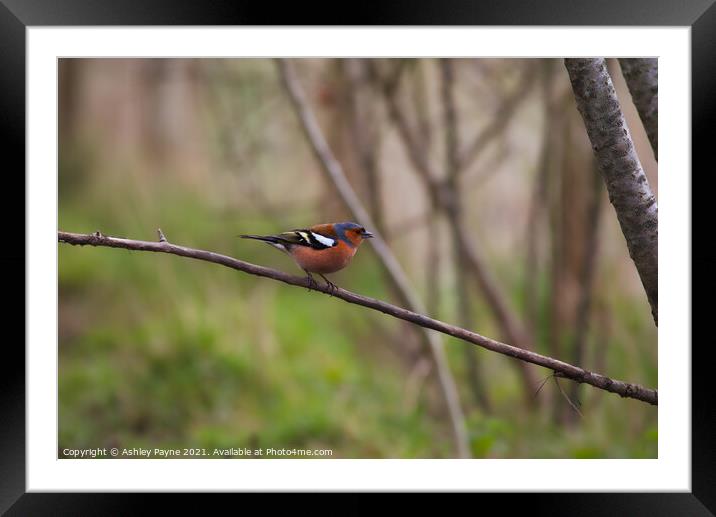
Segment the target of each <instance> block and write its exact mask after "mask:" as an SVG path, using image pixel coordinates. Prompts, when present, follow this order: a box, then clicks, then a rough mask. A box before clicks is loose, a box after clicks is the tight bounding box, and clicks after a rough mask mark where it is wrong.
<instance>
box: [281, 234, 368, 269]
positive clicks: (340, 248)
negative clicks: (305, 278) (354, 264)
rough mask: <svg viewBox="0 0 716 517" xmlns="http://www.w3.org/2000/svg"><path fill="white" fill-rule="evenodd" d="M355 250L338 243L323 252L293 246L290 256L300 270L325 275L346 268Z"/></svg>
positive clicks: (306, 247)
mask: <svg viewBox="0 0 716 517" xmlns="http://www.w3.org/2000/svg"><path fill="white" fill-rule="evenodd" d="M356 249H357V248H351V247H350V246H348V245H347V244H346V243H345V242H343V241H339V242H338V245H337V246H335V247H333V248H326V249H324V250H314V249H313V248H309V247H308V246H294V247H293V248H292V249H291V256H292V257H293V259H294V260H295V261H296V263H297V264H298V265H299V267H301V268H302V269H305V270H306V271H309V272H311V273H321V274H324V275H325V274H328V273H335V272H336V271H340V270H341V269H343V268H344V267H346V266H347V265H348V264H349V263H350V261H351V259H352V258H353V255H355V253H356Z"/></svg>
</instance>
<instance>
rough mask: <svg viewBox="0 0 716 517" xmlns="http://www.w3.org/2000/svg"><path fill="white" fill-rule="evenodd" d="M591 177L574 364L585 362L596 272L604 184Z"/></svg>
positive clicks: (575, 390)
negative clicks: (591, 185)
mask: <svg viewBox="0 0 716 517" xmlns="http://www.w3.org/2000/svg"><path fill="white" fill-rule="evenodd" d="M595 166H596V164H595ZM595 172H596V171H595ZM593 180H594V181H593V188H592V189H591V197H592V198H591V200H590V205H589V211H588V214H587V218H586V221H585V228H584V232H585V234H586V238H585V241H584V252H583V255H582V265H581V271H580V277H579V285H580V286H581V292H580V293H579V301H578V302H577V316H576V320H575V324H574V327H575V328H574V338H573V340H572V351H573V354H574V355H573V358H574V362H575V363H577V364H582V363H583V362H584V349H585V348H586V341H587V330H588V327H589V315H590V313H591V309H592V298H593V291H594V275H595V272H596V262H597V254H598V253H599V215H600V213H601V207H602V188H604V186H603V183H602V180H601V178H600V177H599V174H594V178H593ZM571 398H574V399H575V400H577V399H578V398H579V385H578V384H575V385H573V386H572V390H571Z"/></svg>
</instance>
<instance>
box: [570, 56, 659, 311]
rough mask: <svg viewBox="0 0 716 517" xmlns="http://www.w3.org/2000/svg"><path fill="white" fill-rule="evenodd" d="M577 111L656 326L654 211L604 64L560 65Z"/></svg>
mask: <svg viewBox="0 0 716 517" xmlns="http://www.w3.org/2000/svg"><path fill="white" fill-rule="evenodd" d="M565 66H566V68H567V71H568V72H569V78H570V80H571V82H572V89H573V91H574V96H575V98H576V100H577V107H578V108H579V112H580V114H581V115H582V118H583V119H584V124H585V126H586V128H587V134H588V135H589V140H590V141H591V143H592V148H593V150H594V154H595V156H596V159H597V163H598V165H599V170H600V171H601V173H602V177H603V178H604V181H605V183H606V186H607V190H608V192H609V200H610V201H611V203H612V205H613V206H614V209H615V210H616V213H617V218H618V219H619V224H620V226H621V229H622V233H624V237H625V238H626V241H627V246H628V248H629V254H630V255H631V258H632V260H633V261H634V264H635V266H636V269H637V271H638V272H639V277H640V278H641V283H642V284H643V286H644V290H645V291H646V295H647V298H648V299H649V304H650V305H651V313H652V316H653V317H654V323H657V324H658V292H659V291H658V289H659V288H658V243H659V239H658V237H659V226H658V208H657V204H656V198H654V194H652V192H651V188H650V187H649V181H648V180H647V178H646V175H645V174H644V170H643V169H642V167H641V163H640V162H639V157H638V156H637V154H636V150H635V149H634V143H633V142H632V139H631V135H630V133H629V130H628V128H627V125H626V121H625V120H624V115H623V114H622V111H621V108H620V106H619V101H618V100H617V96H616V92H615V91H614V86H613V85H612V80H611V78H610V77H609V73H608V72H607V66H606V63H605V61H604V59H565Z"/></svg>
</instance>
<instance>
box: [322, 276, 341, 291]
mask: <svg viewBox="0 0 716 517" xmlns="http://www.w3.org/2000/svg"><path fill="white" fill-rule="evenodd" d="M321 278H323V280H325V281H326V286H328V294H329V295H331V296H333V293H335V292H336V289H338V286H337V285H336V284H334V283H333V282H331V281H330V280H328V279H327V278H326V277H325V276H323V275H321Z"/></svg>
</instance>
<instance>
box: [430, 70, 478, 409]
mask: <svg viewBox="0 0 716 517" xmlns="http://www.w3.org/2000/svg"><path fill="white" fill-rule="evenodd" d="M439 67H440V94H441V95H440V96H441V100H442V106H443V119H444V133H445V177H446V178H447V180H446V183H445V187H446V188H447V189H448V191H449V192H450V193H451V195H450V197H449V199H448V200H447V201H448V202H449V204H448V205H447V206H445V207H444V208H445V210H446V211H447V214H448V219H449V221H450V233H451V235H452V237H451V239H452V244H453V261H454V267H453V269H454V271H455V283H456V286H455V290H456V292H457V306H458V317H459V319H458V323H459V324H460V326H461V327H472V326H473V318H472V305H471V303H470V293H469V291H468V289H467V281H466V280H467V279H466V272H467V271H466V270H467V267H468V263H467V259H466V258H465V254H464V252H463V250H462V248H461V247H460V245H459V239H460V237H459V236H458V235H456V233H457V232H458V226H457V225H456V223H455V221H456V220H458V219H460V217H461V215H462V202H461V198H460V195H459V192H458V191H457V180H458V173H459V164H458V147H459V143H460V131H459V127H458V119H457V110H456V109H455V70H454V66H453V62H452V60H451V59H441V60H440V61H439ZM425 154H427V153H425ZM431 235H433V238H432V239H431V241H434V240H435V237H434V236H435V235H436V234H435V233H432V234H431ZM465 363H466V365H467V375H468V380H469V381H470V387H471V389H472V392H473V395H474V396H475V399H476V401H477V403H478V404H480V406H482V408H483V409H485V410H487V411H490V407H491V403H490V398H489V396H488V393H487V389H486V388H485V385H484V384H485V383H484V379H483V371H482V368H481V366H480V363H479V362H478V360H477V354H476V350H474V349H473V348H471V347H469V348H465Z"/></svg>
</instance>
